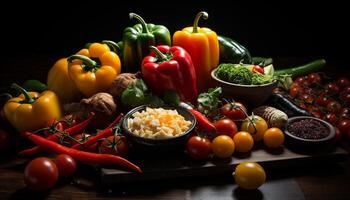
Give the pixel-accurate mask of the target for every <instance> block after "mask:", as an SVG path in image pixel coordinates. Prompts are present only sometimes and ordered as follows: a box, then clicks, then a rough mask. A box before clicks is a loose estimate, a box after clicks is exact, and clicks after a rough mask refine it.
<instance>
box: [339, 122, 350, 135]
mask: <svg viewBox="0 0 350 200" xmlns="http://www.w3.org/2000/svg"><path fill="white" fill-rule="evenodd" d="M337 128H339V131H340V132H341V133H347V131H348V130H350V119H343V120H341V121H340V122H339V123H338V126H337Z"/></svg>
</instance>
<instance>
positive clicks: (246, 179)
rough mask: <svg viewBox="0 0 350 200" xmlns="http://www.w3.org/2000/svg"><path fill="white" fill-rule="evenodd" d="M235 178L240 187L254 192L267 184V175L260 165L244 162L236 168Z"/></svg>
mask: <svg viewBox="0 0 350 200" xmlns="http://www.w3.org/2000/svg"><path fill="white" fill-rule="evenodd" d="M234 177H235V181H236V183H237V185H238V186H239V187H241V188H243V189H247V190H252V189H257V188H258V187H260V186H261V185H262V184H264V183H265V180H266V173H265V170H264V168H262V167H261V165H259V164H258V163H254V162H242V163H240V164H239V165H238V166H237V167H236V169H235V172H234Z"/></svg>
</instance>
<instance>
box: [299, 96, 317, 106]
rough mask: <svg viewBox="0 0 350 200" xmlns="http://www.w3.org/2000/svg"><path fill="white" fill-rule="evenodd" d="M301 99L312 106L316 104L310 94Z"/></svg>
mask: <svg viewBox="0 0 350 200" xmlns="http://www.w3.org/2000/svg"><path fill="white" fill-rule="evenodd" d="M300 99H301V100H303V101H304V102H305V103H307V104H312V103H313V102H314V98H313V97H312V96H311V95H309V94H303V95H301V97H300Z"/></svg>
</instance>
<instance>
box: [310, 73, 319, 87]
mask: <svg viewBox="0 0 350 200" xmlns="http://www.w3.org/2000/svg"><path fill="white" fill-rule="evenodd" d="M307 80H308V81H309V82H310V83H311V84H314V83H321V76H320V75H319V74H317V73H311V74H309V75H308V76H307Z"/></svg>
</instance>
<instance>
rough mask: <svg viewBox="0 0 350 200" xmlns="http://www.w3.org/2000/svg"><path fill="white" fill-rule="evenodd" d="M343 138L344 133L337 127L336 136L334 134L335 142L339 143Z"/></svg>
mask: <svg viewBox="0 0 350 200" xmlns="http://www.w3.org/2000/svg"><path fill="white" fill-rule="evenodd" d="M342 139H343V133H342V132H340V130H339V129H338V128H337V127H335V136H334V142H335V143H338V142H339V141H341V140H342Z"/></svg>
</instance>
